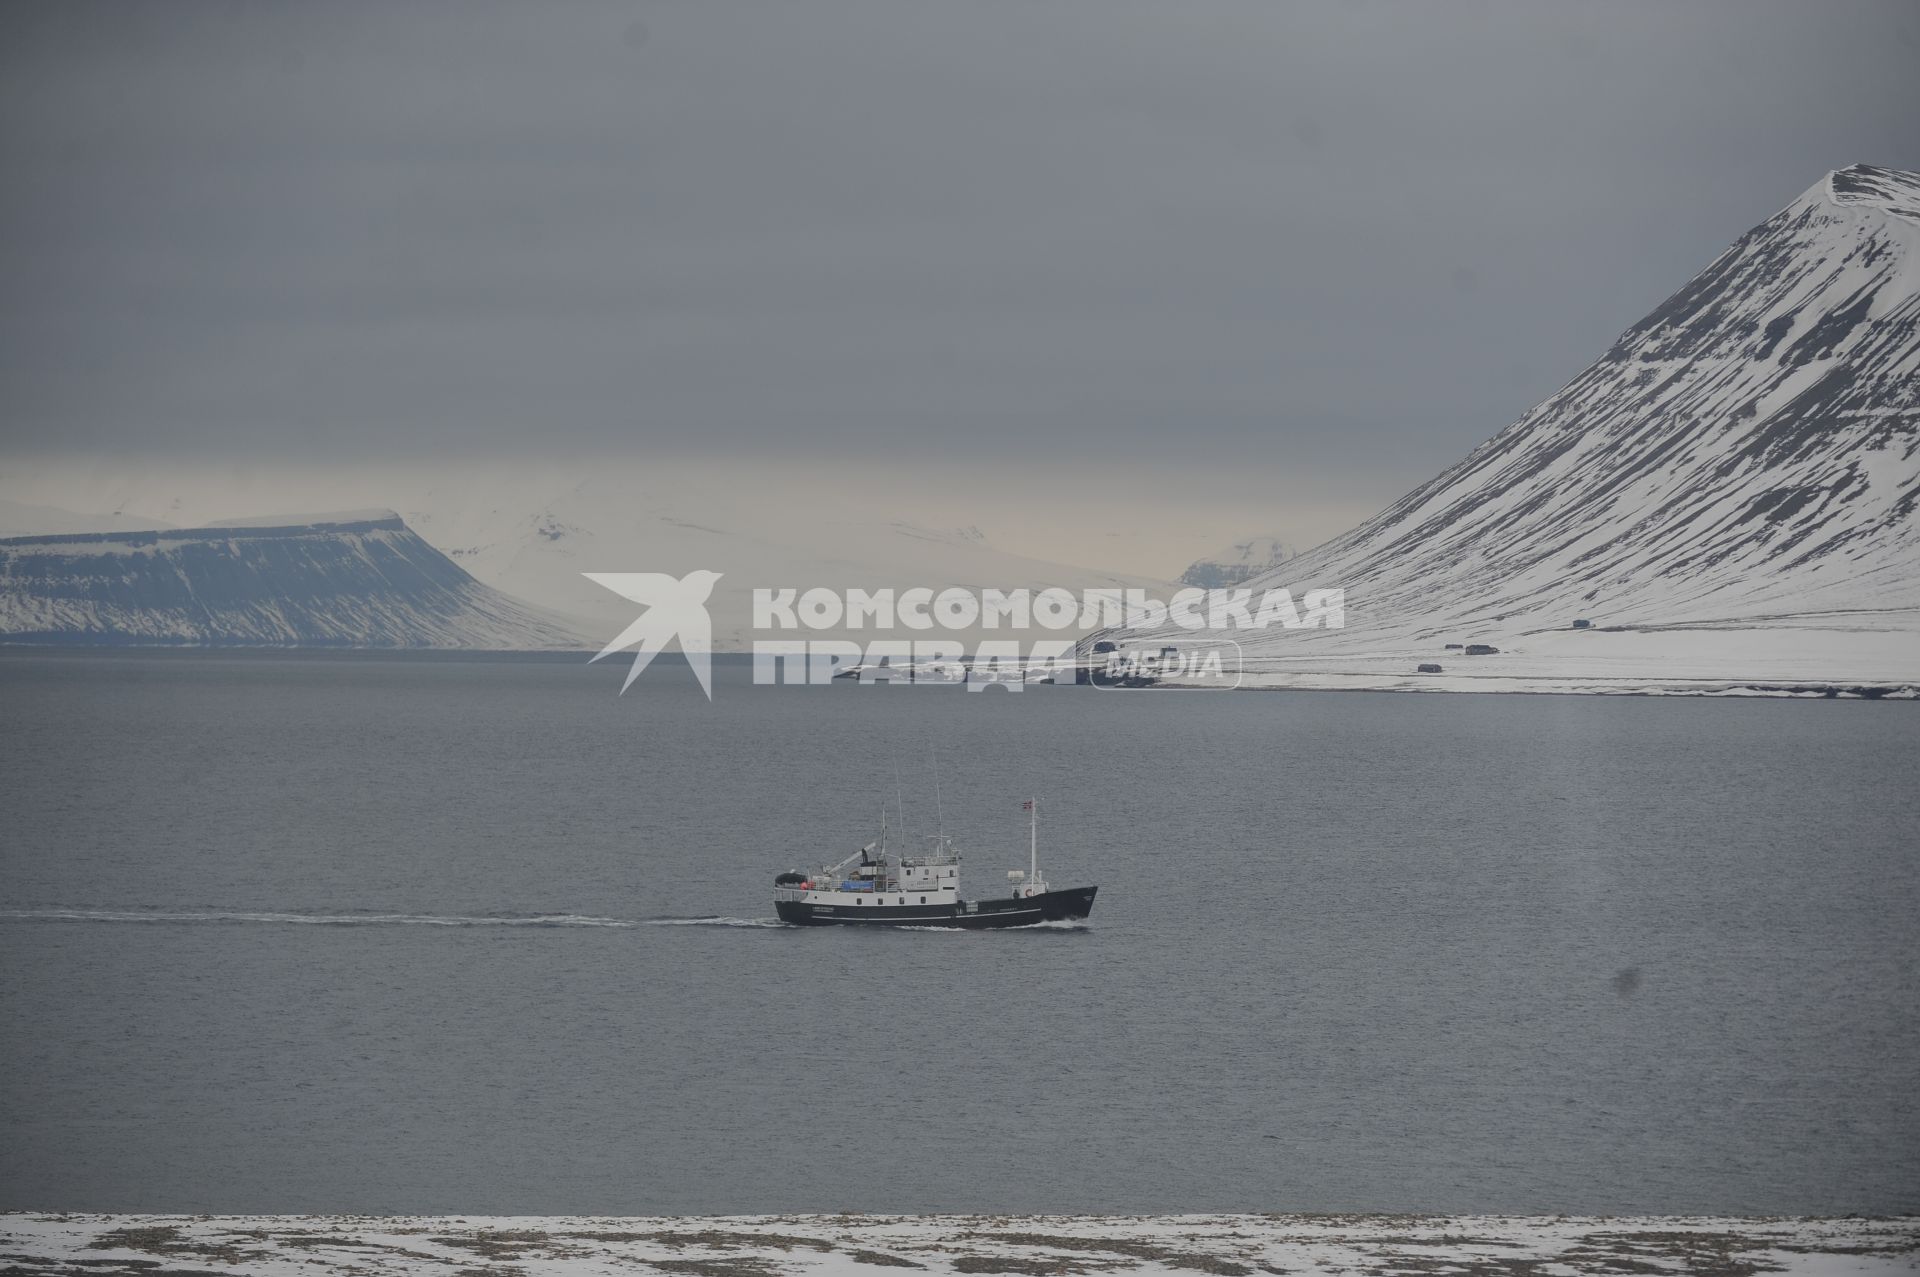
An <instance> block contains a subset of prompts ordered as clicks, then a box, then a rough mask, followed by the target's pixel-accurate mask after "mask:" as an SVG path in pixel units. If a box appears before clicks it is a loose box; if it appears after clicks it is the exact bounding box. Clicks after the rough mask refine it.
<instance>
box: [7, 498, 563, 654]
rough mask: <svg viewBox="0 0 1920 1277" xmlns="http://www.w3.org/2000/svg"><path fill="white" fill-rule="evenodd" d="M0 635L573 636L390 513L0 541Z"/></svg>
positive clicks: (300, 639) (152, 641) (390, 639)
mask: <svg viewBox="0 0 1920 1277" xmlns="http://www.w3.org/2000/svg"><path fill="white" fill-rule="evenodd" d="M0 642H15V643H62V644H97V645H166V646H248V647H451V648H492V649H545V648H578V647H580V646H582V644H583V642H584V639H583V638H582V636H581V635H579V634H578V633H577V632H575V630H574V629H573V628H572V627H571V626H570V625H569V624H567V623H566V622H565V621H563V620H562V619H560V618H558V617H555V616H552V615H549V614H547V613H545V612H543V611H541V610H540V609H537V608H532V607H528V606H526V605H524V604H521V603H520V602H518V601H517V600H515V599H512V598H509V597H507V596H506V595H504V594H502V593H501V592H500V591H498V590H495V589H493V588H491V587H489V586H486V585H483V584H481V583H480V582H478V581H476V580H474V579H473V577H471V576H470V575H468V574H467V573H466V572H465V571H463V570H461V568H460V567H459V565H457V564H455V563H453V562H452V561H451V560H449V559H448V558H447V557H446V556H445V555H443V554H441V553H440V552H439V551H438V550H435V549H434V548H433V547H432V546H430V545H428V544H427V543H426V542H425V541H423V540H421V539H420V538H419V537H418V536H416V535H415V534H414V533H413V532H412V531H411V530H410V529H409V528H408V527H407V526H406V524H405V523H404V522H402V521H401V519H400V517H399V516H398V515H396V514H394V513H393V512H391V511H386V510H375V511H356V512H354V513H352V514H347V515H332V516H329V515H318V516H301V517H299V518H298V519H297V520H290V519H287V518H281V519H277V520H276V519H255V520H242V521H236V522H234V523H231V524H228V525H226V526H222V527H206V528H178V529H166V530H159V531H142V532H82V533H72V534H67V535H52V536H34V537H9V538H5V539H0Z"/></svg>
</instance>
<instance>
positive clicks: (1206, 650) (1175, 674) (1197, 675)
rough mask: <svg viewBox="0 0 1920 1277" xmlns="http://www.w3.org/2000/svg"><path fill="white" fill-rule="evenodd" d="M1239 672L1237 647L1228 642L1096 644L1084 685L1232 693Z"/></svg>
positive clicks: (1198, 638)
mask: <svg viewBox="0 0 1920 1277" xmlns="http://www.w3.org/2000/svg"><path fill="white" fill-rule="evenodd" d="M1241 669H1242V660H1241V651H1240V645H1239V644H1238V643H1236V642H1234V641H1233V640H1232V639H1230V638H1219V637H1216V636H1212V635H1195V636H1193V637H1186V636H1182V637H1181V639H1180V640H1179V641H1177V642H1168V641H1161V640H1153V639H1149V640H1134V639H1096V640H1095V641H1094V643H1093V645H1092V647H1091V648H1090V649H1089V651H1088V653H1087V660H1086V675H1087V677H1086V681H1087V682H1089V683H1091V684H1093V685H1094V686H1095V687H1100V688H1108V689H1112V688H1134V687H1158V686H1159V685H1160V684H1161V682H1162V681H1163V680H1171V681H1173V682H1174V683H1177V684H1178V685H1179V686H1181V687H1192V688H1206V689H1231V688H1235V687H1238V686H1240V674H1241Z"/></svg>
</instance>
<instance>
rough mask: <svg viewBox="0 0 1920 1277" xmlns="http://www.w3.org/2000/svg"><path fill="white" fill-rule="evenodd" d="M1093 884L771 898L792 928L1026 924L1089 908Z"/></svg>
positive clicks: (1077, 915) (1073, 916)
mask: <svg viewBox="0 0 1920 1277" xmlns="http://www.w3.org/2000/svg"><path fill="white" fill-rule="evenodd" d="M1098 890H1100V888H1098V887H1069V888H1067V889H1066V890H1064V891H1047V892H1042V893H1041V894H1040V895H1037V896H1026V897H1023V898H1019V899H1015V898H1013V897H1008V898H1007V899H1005V900H963V901H961V902H960V903H959V904H958V905H810V904H806V903H803V902H801V901H798V900H776V901H774V904H773V907H774V910H775V911H776V912H777V913H778V914H779V915H780V921H782V922H787V923H792V924H793V925H794V926H797V927H962V928H965V929H967V930H969V931H972V930H984V929H987V928H992V927H1031V926H1033V925H1034V924H1035V923H1038V922H1075V921H1078V920H1079V919H1081V918H1084V917H1086V916H1087V915H1088V914H1090V913H1092V912H1093V893H1094V892H1096V891H1098Z"/></svg>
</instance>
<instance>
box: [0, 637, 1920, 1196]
mask: <svg viewBox="0 0 1920 1277" xmlns="http://www.w3.org/2000/svg"><path fill="white" fill-rule="evenodd" d="M622 673H623V671H622V670H619V669H612V668H608V667H607V666H605V665H600V666H593V667H585V666H583V665H582V664H580V663H579V662H577V661H574V660H568V661H559V662H556V661H537V660H525V659H522V660H508V659H490V660H457V659H445V658H440V659H434V658H425V657H414V658H404V659H402V658H373V657H351V656H330V657H321V656H295V655H281V656H267V655H260V656H243V655H210V654H204V653H202V654H191V653H179V654H157V655H128V654H120V655H93V654H86V653H70V654H45V653H20V652H15V653H6V654H0V722H3V724H4V726H0V767H3V768H4V776H5V784H4V790H3V791H0V846H3V847H4V851H3V853H0V875H3V876H0V893H3V896H4V903H3V904H0V913H3V914H4V916H0V1015H3V1016H4V1022H3V1023H0V1032H3V1033H4V1042H5V1045H4V1047H3V1048H0V1051H3V1052H4V1056H3V1059H4V1076H3V1077H0V1122H3V1123H4V1129H5V1132H6V1134H5V1137H4V1139H0V1207H4V1208H34V1209H55V1208H67V1209H88V1210H166V1211H203V1210H205V1211H215V1210H218V1211H246V1212H253V1211H315V1212H319V1211H356V1212H401V1211H406V1212H415V1211H419V1212H425V1211H441V1212H472V1213H481V1212H569V1213H579V1212H735V1211H769V1210H786V1209H803V1208H804V1209H839V1208H848V1209H859V1210H884V1211H894V1210H898V1211H913V1210H930V1209H939V1210H1020V1211H1069V1210H1076V1211H1077V1210H1099V1211H1164V1210H1212V1209H1229V1208H1236V1209H1253V1210H1441V1211H1500V1212H1550V1211H1570V1212H1655V1211H1658V1212H1694V1211H1701V1212H1738V1213H1772V1212H1780V1213H1818V1212H1845V1211H1867V1212H1890V1211H1899V1210H1911V1209H1913V1208H1915V1207H1916V1206H1920V1099H1917V1098H1916V1097H1920V1015H1916V1010H1917V1009H1920V1008H1917V1005H1916V1004H1917V1003H1920V923H1916V918H1920V867H1917V866H1916V863H1915V861H1916V855H1915V846H1916V842H1920V798H1916V795H1915V785H1914V778H1915V776H1916V775H1920V712H1916V708H1915V707H1914V706H1912V705H1906V704H1889V703H1845V702H1818V703H1806V702H1791V703H1786V702H1774V701H1719V700H1656V699H1637V698H1618V699H1610V698H1592V697H1555V696H1410V695H1391V694H1363V693H1298V692H1296V693H1271V694H1263V693H1237V694H1236V693H1206V692H1197V693H1166V692H1105V691H1094V690H1091V689H1068V688H1060V689H1045V688H1040V689H1031V690H1029V691H1026V692H1023V693H1021V694H1018V695H1013V694H1008V693H1006V692H1004V691H1000V692H990V693H987V694H969V693H966V692H961V691H955V690H945V689H942V690H929V689H906V688H886V687H873V688H860V687H850V686H844V685H842V686H835V687H830V688H754V687H750V686H747V685H746V675H745V670H744V669H743V668H742V667H739V666H732V665H724V666H722V667H721V668H719V669H718V670H716V675H717V680H716V681H717V686H716V691H715V696H714V699H713V702H712V703H711V704H708V703H707V702H706V701H705V700H704V699H702V698H701V697H700V695H699V693H698V691H697V689H695V688H694V687H693V685H692V682H691V679H690V678H689V677H688V675H687V671H686V669H685V668H684V666H682V665H680V664H679V663H678V662H664V663H662V664H661V666H660V668H658V669H657V670H655V671H650V672H649V674H648V676H647V677H646V678H644V679H643V680H642V681H641V682H640V683H639V684H637V685H636V686H635V688H634V690H633V691H632V692H630V693H628V694H627V695H626V696H625V697H616V696H615V695H614V691H615V689H616V688H617V686H618V683H619V679H620V677H621V676H622ZM930 745H931V746H933V747H936V748H937V749H938V751H939V755H940V759H941V764H942V768H941V777H942V782H943V787H942V797H943V800H944V807H945V819H946V824H947V827H948V829H949V830H950V831H951V832H953V833H955V834H957V835H958V837H959V840H960V843H961V846H962V848H963V850H964V851H965V852H966V853H967V857H968V858H967V861H966V866H967V868H966V872H967V875H968V884H969V886H970V887H971V888H973V889H974V890H975V891H981V892H984V891H993V890H1004V889H1005V881H1006V880H1005V870H1006V869H1008V868H1011V867H1014V866H1017V865H1021V864H1024V862H1025V856H1026V827H1025V821H1024V817H1023V815H1022V813H1021V811H1020V802H1021V800H1022V799H1024V798H1025V797H1026V796H1027V795H1028V794H1029V793H1037V794H1039V795H1040V796H1041V799H1042V803H1043V813H1044V816H1043V824H1042V834H1043V841H1042V853H1043V864H1044V865H1045V867H1046V869H1047V872H1048V874H1049V876H1050V877H1051V878H1052V879H1053V880H1054V881H1055V882H1056V883H1059V884H1069V883H1078V882H1083V881H1093V882H1097V883H1099V884H1100V897H1099V902H1098V906H1097V908H1096V909H1095V912H1094V916H1093V919H1092V921H1091V924H1090V925H1089V926H1087V927H1085V928H1084V929H1077V930H1041V931H1012V932H989V933H964V932H951V931H916V932H894V933H849V932H841V931H834V930H824V929H823V930H812V929H787V928H781V927H777V926H770V925H766V924H765V922H764V921H762V920H765V919H767V918H768V917H769V915H771V913H772V908H771V903H770V899H769V891H770V883H771V879H772V876H773V874H774V873H775V872H776V871H777V870H781V869H785V868H789V867H793V866H797V865H803V864H808V863H813V862H815V861H817V860H818V859H820V858H821V857H835V858H837V857H838V856H839V855H841V854H844V853H845V852H847V851H849V850H852V849H853V848H855V847H857V846H858V845H859V844H860V843H862V842H864V841H866V840H867V839H868V838H869V837H871V835H872V832H873V827H874V825H875V823H876V819H877V815H878V810H879V807H880V805H881V803H882V802H886V801H891V798H892V777H893V775H894V772H895V769H896V768H897V769H898V772H899V775H900V777H901V779H902V781H903V782H904V783H905V786H906V789H907V815H908V818H909V820H910V821H911V822H912V823H913V824H914V826H915V828H916V829H922V828H924V829H926V830H928V831H929V832H930V831H931V826H932V824H933V822H934V814H933V803H932V801H931V799H932V795H931V790H930V787H929V785H928V783H927V766H926V759H927V754H928V750H929V746H930ZM703 919H704V921H703Z"/></svg>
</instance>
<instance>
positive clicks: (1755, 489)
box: [1247, 166, 1920, 690]
mask: <svg viewBox="0 0 1920 1277" xmlns="http://www.w3.org/2000/svg"><path fill="white" fill-rule="evenodd" d="M1917 503H1920V176H1917V175H1915V174H1912V173H1901V172H1895V171H1892V170H1887V169H1877V168H1870V167H1866V166H1856V167H1853V168H1848V169H1842V170H1839V171H1837V172H1834V173H1831V174H1829V175H1828V176H1827V177H1825V178H1823V179H1821V181H1820V182H1818V183H1817V184H1815V185H1814V187H1813V188H1812V189H1810V190H1808V191H1807V192H1806V193H1805V194H1804V195H1802V196H1801V197H1800V198H1799V199H1797V200H1795V201H1794V202H1793V203H1792V204H1790V205H1788V206H1787V207H1786V208H1785V209H1783V210H1782V211H1781V212H1779V213H1778V214H1776V215H1774V216H1773V217H1771V218H1769V219H1767V220H1766V221H1765V222H1763V223H1761V224H1760V225H1759V226H1756V227H1755V228H1753V229H1752V230H1751V231H1748V232H1747V233H1746V234H1745V235H1743V236H1741V237H1740V239H1739V240H1738V241H1736V242H1735V243H1734V244H1733V246H1732V247H1731V248H1729V249H1728V250H1727V251H1726V252H1724V253H1723V254H1721V255H1720V257H1719V258H1718V259H1717V260H1715V261H1714V262H1713V263H1712V264H1711V265H1709V266H1708V267H1707V268H1706V269H1705V270H1704V271H1702V272H1701V273H1700V274H1699V275H1697V276H1695V277H1694V278H1693V279H1692V280H1691V281H1689V282H1688V283H1687V285H1686V286H1685V287H1684V288H1682V289H1681V290H1680V291H1679V292H1677V293H1675V294H1674V295H1673V296H1672V297H1670V298H1668V299H1667V300H1666V302H1665V303H1663V304H1662V305H1661V306H1659V307H1658V308H1657V309H1656V310H1654V311H1653V313H1651V314H1649V315H1648V316H1647V317H1646V318H1644V319H1642V320H1641V321H1640V322H1639V323H1637V324H1635V325H1634V326H1633V327H1631V328H1630V329H1628V330H1627V331H1626V332H1625V333H1623V334H1622V335H1621V336H1620V338H1619V339H1618V340H1617V341H1616V342H1615V343H1614V345H1613V347H1612V349H1610V350H1609V351H1607V353H1606V354H1605V355H1603V356H1602V357H1601V358H1600V359H1599V360H1598V361H1597V362H1596V363H1594V364H1593V365H1592V366H1591V367H1589V368H1588V369H1586V370H1585V371H1584V372H1582V373H1581V374H1580V375H1579V376H1577V377H1575V378H1574V379H1573V381H1572V382H1570V383H1569V384H1568V385H1567V386H1566V387H1565V388H1563V389H1562V390H1561V391H1560V392H1559V393H1557V394H1555V395H1554V396H1552V397H1551V398H1549V399H1548V400H1546V401H1545V402H1544V403H1542V404H1540V405H1539V406H1538V407H1536V408H1534V409H1533V410H1532V411H1531V412H1529V413H1527V414H1526V415H1525V416H1524V417H1522V418H1521V419H1520V420H1519V421H1517V422H1515V423H1514V424H1513V425H1512V426H1510V427H1508V428H1507V429H1506V430H1504V431H1502V432H1501V433H1500V434H1498V435H1496V436H1495V437H1494V438H1492V439H1490V440H1489V441H1488V442H1486V443H1485V444H1482V445H1481V446H1480V447H1479V448H1477V449H1475V450H1474V451H1473V452H1472V453H1471V454H1469V455H1468V456H1467V457H1466V458H1465V459H1464V460H1462V461H1461V462H1460V463H1459V464H1457V465H1455V466H1454V467H1453V468H1452V469H1450V470H1447V471H1446V472H1445V473H1443V474H1441V475H1440V476H1438V477H1437V478H1435V479H1434V480H1432V481H1431V482H1429V483H1427V484H1426V485H1425V486H1423V487H1421V488H1419V489H1418V490H1416V491H1414V492H1412V493H1410V494H1409V495H1408V496H1406V497H1404V498H1403V499H1401V500H1400V501H1398V502H1396V503H1394V504H1393V505H1392V506H1390V507H1388V508H1387V509H1386V510H1384V511H1382V512H1381V513H1380V514H1379V515H1377V516H1375V517H1374V518H1372V519H1370V520H1368V521H1367V522H1366V523H1364V524H1362V525H1361V526H1360V527H1358V528H1356V529H1354V530H1353V531H1351V532H1349V533H1347V534H1345V535H1343V536H1340V537H1337V538H1335V539H1334V540H1332V541H1330V542H1327V543H1326V544H1324V545H1322V546H1319V547H1317V548H1316V549H1314V550H1311V551H1309V552H1308V553H1306V554H1305V555H1302V556H1301V557H1299V558H1298V559H1295V560H1293V561H1291V562H1289V563H1287V564H1286V565H1285V566H1284V567H1282V568H1280V569H1278V570H1277V571H1275V572H1272V573H1268V574H1266V575H1265V576H1263V577H1261V578H1258V579H1257V580H1256V581H1255V582H1253V583H1252V584H1255V585H1260V586H1276V585H1286V586H1294V587H1301V586H1307V585H1316V586H1340V587H1343V588H1344V589H1345V590H1346V596H1347V627H1346V629H1344V630H1341V631H1332V632H1323V633H1314V632H1304V631H1299V632H1290V633H1276V634H1272V635H1265V636H1261V637H1260V638H1258V639H1256V640H1254V641H1253V642H1252V643H1250V644H1249V645H1248V647H1247V656H1248V661H1249V669H1250V671H1252V677H1251V678H1250V679H1249V682H1250V683H1252V684H1254V685H1261V684H1263V683H1264V684H1267V685H1286V684H1288V683H1300V682H1305V683H1310V684H1311V685H1319V686H1363V685H1365V686H1410V687H1413V686H1434V687H1460V686H1473V685H1474V684H1473V683H1472V682H1471V681H1467V682H1462V681H1461V680H1463V679H1468V680H1470V679H1471V678H1472V677H1473V676H1485V677H1491V678H1496V679H1498V680H1500V681H1501V683H1502V685H1503V686H1505V685H1508V684H1514V683H1515V680H1518V681H1519V682H1521V683H1524V682H1525V680H1527V679H1529V678H1539V679H1548V680H1557V681H1565V680H1568V679H1571V680H1573V681H1575V682H1576V683H1582V684H1590V686H1581V687H1580V689H1579V690H1607V686H1606V685H1607V684H1608V683H1609V682H1610V681H1612V680H1616V679H1624V680H1626V681H1627V682H1629V683H1645V684H1647V685H1648V686H1649V688H1651V687H1652V686H1653V685H1655V684H1660V683H1662V682H1663V681H1665V682H1676V684H1687V683H1697V684H1701V686H1700V688H1699V689H1698V690H1722V689H1719V688H1716V687H1712V686H1708V685H1710V684H1713V683H1715V682H1716V681H1718V682H1725V683H1728V684H1729V686H1730V687H1731V689H1732V690H1738V687H1737V685H1738V684H1740V683H1741V682H1742V681H1743V680H1762V681H1764V680H1768V679H1785V680H1788V681H1792V680H1806V679H1813V680H1815V681H1819V680H1822V679H1825V680H1847V679H1864V680H1877V681H1881V682H1886V681H1893V682H1906V683H1920V527H1917V526H1916V521H1915V518H1914V512H1915V506H1916V504H1917ZM1576 619H1585V620H1588V621H1589V622H1590V624H1591V627H1592V628H1590V629H1582V630H1579V631H1574V632H1571V633H1569V630H1570V627H1571V626H1572V623H1573V622H1574V621H1575V620H1576ZM1658 635H1685V637H1684V638H1682V639H1679V640H1677V641H1675V642H1671V643H1669V642H1667V641H1665V640H1656V639H1655V638H1654V637H1653V636H1658ZM1448 642H1477V643H1489V644H1492V645H1497V646H1499V647H1500V648H1501V649H1502V651H1501V653H1500V654H1499V656H1498V657H1486V658H1470V659H1468V660H1463V661H1460V662H1458V664H1457V665H1449V666H1448V667H1447V668H1446V671H1445V673H1446V677H1445V678H1434V679H1428V680H1412V679H1408V678H1405V677H1404V676H1406V675H1411V674H1412V673H1413V668H1412V665H1411V664H1408V661H1410V660H1413V659H1419V660H1436V659H1439V658H1440V657H1441V656H1442V655H1443V652H1444V645H1445V644H1446V643H1448ZM1669 654H1670V655H1671V656H1672V658H1673V659H1672V660H1671V661H1667V660H1666V657H1667V656H1668V655H1669ZM1447 655H1455V656H1457V655H1458V654H1457V653H1448V654H1447ZM1622 662H1624V665H1623V664H1622ZM1541 690H1568V689H1541ZM1670 690H1685V688H1684V687H1680V686H1678V685H1676V686H1675V687H1673V688H1672V689H1670Z"/></svg>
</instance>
